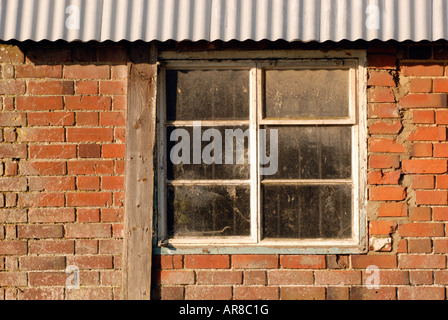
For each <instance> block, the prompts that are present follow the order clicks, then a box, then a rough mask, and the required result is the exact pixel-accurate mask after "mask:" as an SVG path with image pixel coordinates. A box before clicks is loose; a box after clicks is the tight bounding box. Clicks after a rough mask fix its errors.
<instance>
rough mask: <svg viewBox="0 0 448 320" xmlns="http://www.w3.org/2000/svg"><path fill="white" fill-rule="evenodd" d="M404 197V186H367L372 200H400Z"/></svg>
mask: <svg viewBox="0 0 448 320" xmlns="http://www.w3.org/2000/svg"><path fill="white" fill-rule="evenodd" d="M405 198H406V188H405V187H401V186H381V187H370V188H369V199H370V200H372V201H394V200H396V201H400V200H404V199H405Z"/></svg>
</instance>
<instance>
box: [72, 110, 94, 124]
mask: <svg viewBox="0 0 448 320" xmlns="http://www.w3.org/2000/svg"><path fill="white" fill-rule="evenodd" d="M98 123H99V113H98V112H89V111H86V112H76V124H77V125H78V126H97V125H98Z"/></svg>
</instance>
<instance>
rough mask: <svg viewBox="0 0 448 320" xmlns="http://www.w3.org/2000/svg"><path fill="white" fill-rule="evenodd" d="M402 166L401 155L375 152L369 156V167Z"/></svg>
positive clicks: (386, 167) (387, 167)
mask: <svg viewBox="0 0 448 320" xmlns="http://www.w3.org/2000/svg"><path fill="white" fill-rule="evenodd" d="M399 167H400V156H398V155H382V154H373V155H371V156H369V168H374V169H389V168H399Z"/></svg>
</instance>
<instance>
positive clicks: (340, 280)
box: [315, 270, 361, 285]
mask: <svg viewBox="0 0 448 320" xmlns="http://www.w3.org/2000/svg"><path fill="white" fill-rule="evenodd" d="M315 283H316V285H357V284H358V285H359V284H361V271H354V270H331V271H330V270H325V271H324V270H322V271H316V272H315Z"/></svg>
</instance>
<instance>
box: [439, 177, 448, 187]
mask: <svg viewBox="0 0 448 320" xmlns="http://www.w3.org/2000/svg"><path fill="white" fill-rule="evenodd" d="M436 188H437V189H448V176H445V175H444V176H437V177H436Z"/></svg>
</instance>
